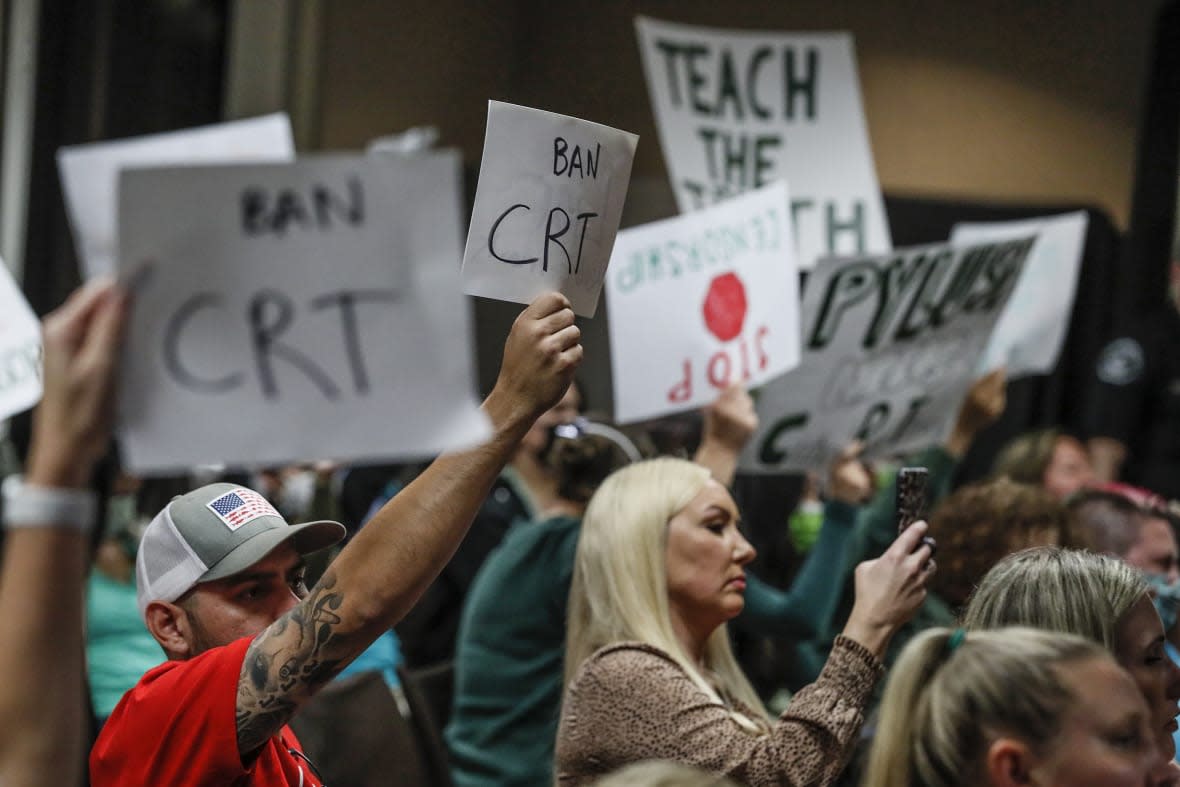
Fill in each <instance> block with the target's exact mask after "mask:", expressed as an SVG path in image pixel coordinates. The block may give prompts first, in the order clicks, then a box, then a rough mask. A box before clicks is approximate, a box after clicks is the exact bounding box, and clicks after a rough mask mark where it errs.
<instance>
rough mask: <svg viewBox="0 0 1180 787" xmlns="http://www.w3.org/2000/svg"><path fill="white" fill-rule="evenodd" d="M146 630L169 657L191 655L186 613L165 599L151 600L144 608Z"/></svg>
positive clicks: (185, 657) (179, 657)
mask: <svg viewBox="0 0 1180 787" xmlns="http://www.w3.org/2000/svg"><path fill="white" fill-rule="evenodd" d="M144 622H145V623H146V624H147V629H148V631H150V632H151V634H152V636H153V637H155V638H156V642H159V643H160V647H162V648H163V649H164V653H166V654H167V655H168V658H170V659H182V660H183V659H187V658H188V657H189V656H191V655H192V644H191V642H190V637H189V634H190V631H189V625H188V617H187V613H186V612H185V611H184V610H183V609H182V608H180V607H179V606H177V605H176V604H171V603H169V602H167V601H153V602H151V603H150V604H148V605H147V609H146V610H144Z"/></svg>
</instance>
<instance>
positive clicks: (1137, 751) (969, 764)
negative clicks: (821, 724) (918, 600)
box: [863, 628, 1166, 787]
mask: <svg viewBox="0 0 1180 787" xmlns="http://www.w3.org/2000/svg"><path fill="white" fill-rule="evenodd" d="M1165 766H1166V762H1165V760H1164V758H1163V757H1162V756H1161V755H1160V753H1159V751H1158V749H1157V748H1156V745H1155V740H1154V735H1153V734H1152V731H1151V729H1150V728H1149V713H1148V710H1147V706H1146V704H1145V703H1144V701H1143V697H1142V696H1141V695H1140V693H1139V692H1138V691H1137V690H1136V687H1135V684H1134V682H1133V681H1132V680H1131V678H1130V676H1129V675H1127V673H1126V671H1124V670H1123V669H1121V668H1120V667H1119V666H1118V665H1117V664H1116V663H1115V662H1114V660H1113V659H1111V657H1110V655H1109V654H1108V653H1107V652H1106V651H1105V650H1103V649H1102V648H1101V647H1100V646H1098V645H1097V644H1095V643H1094V642H1091V641H1089V640H1085V639H1082V638H1081V637H1076V636H1072V635H1069V634H1060V633H1056V632H1048V631H1038V630H1036V629H1028V628H1009V629H1000V630H997V631H976V632H972V633H970V634H968V633H967V632H965V631H964V630H963V629H955V630H953V631H952V630H950V629H929V630H927V631H924V632H922V633H921V634H919V635H918V636H917V637H915V638H914V639H913V640H912V641H911V642H910V643H909V645H907V646H906V648H905V650H903V651H902V654H901V657H900V658H899V659H898V661H897V663H896V664H895V665H894V667H893V671H892V673H891V674H890V676H889V684H888V685H887V686H886V688H885V697H884V699H883V700H882V702H881V717H880V726H879V731H878V733H877V736H876V738H875V740H874V741H873V749H872V752H871V754H870V757H869V770H868V776H867V778H866V779H865V781H864V783H863V787H961V786H962V787H984V786H986V787H1017V785H1019V786H1020V787H1050V786H1051V787H1082V785H1104V787H1146V786H1147V785H1155V784H1158V783H1159V780H1160V778H1161V776H1162V775H1163V772H1164V771H1163V769H1164V768H1165Z"/></svg>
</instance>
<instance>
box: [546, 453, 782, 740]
mask: <svg viewBox="0 0 1180 787" xmlns="http://www.w3.org/2000/svg"><path fill="white" fill-rule="evenodd" d="M708 481H709V472H708V471H707V470H705V469H704V468H703V467H701V466H699V465H696V464H693V463H692V462H687V461H685V460H683V459H670V458H661V459H650V460H647V461H645V462H638V463H636V464H633V465H629V466H628V467H625V468H623V469H621V470H618V471H616V472H614V473H612V474H611V475H610V476H609V477H608V478H607V479H606V481H604V482H603V483H602V485H601V486H600V487H599V488H598V491H597V492H595V493H594V496H593V497H592V498H591V499H590V504H589V505H588V506H587V507H586V515H585V517H584V518H583V519H582V532H581V535H580V537H579V539H578V550H577V555H576V557H575V560H574V576H573V582H572V584H571V586H570V599H569V622H568V630H567V634H566V652H565V682H566V685H567V686H568V685H569V683H570V681H571V680H573V677H574V675H575V674H577V671H578V669H579V668H580V667H581V666H582V663H583V662H585V661H586V659H588V658H590V656H591V655H592V654H593V653H594V652H595V651H596V650H598V649H599V648H602V647H605V646H606V645H611V644H614V643H617V642H628V641H631V642H643V643H646V644H648V645H651V646H653V647H656V648H659V649H660V650H662V651H664V652H665V653H667V654H668V655H670V656H671V657H672V658H673V659H674V660H675V661H676V662H677V663H678V664H679V665H680V666H681V668H682V669H683V670H684V671H685V672H686V673H687V674H688V676H689V677H690V678H691V679H692V681H693V682H694V683H695V684H696V685H697V686H698V687H699V688H700V689H701V691H703V692H704V693H705V694H706V695H708V696H709V697H710V698H711V699H712V700H713V701H715V702H717V703H718V704H721V705H726V704H727V703H726V702H725V701H723V700H722V697H721V694H724V695H725V696H726V697H728V698H730V699H734V700H738V701H740V702H741V703H743V704H745V705H747V706H748V707H749V708H751V709H752V710H754V711H755V712H756V713H757V714H758V718H757V719H756V720H755V722H756V723H755V722H751V721H750V720H749V719H746V718H745V717H744V716H742V715H741V714H736V713H735V714H734V717H735V720H737V721H738V722H739V723H740V724H742V726H743V727H746V728H747V729H756V730H758V731H761V730H762V729H763V727H764V723H765V722H767V721H768V717H767V715H766V711H765V709H764V708H763V706H762V703H761V701H760V700H759V699H758V695H757V693H755V691H754V689H753V687H752V686H751V685H750V682H749V680H747V679H746V676H745V675H744V674H743V673H742V670H741V668H740V667H739V666H738V664H737V660H736V659H735V658H734V656H733V651H732V650H731V649H730V647H729V635H728V633H727V631H726V627H725V626H719V627H718V628H717V630H716V631H714V632H713V633H712V635H710V637H709V639H708V642H707V643H706V646H705V665H704V666H705V668H706V669H707V670H709V672H710V675H711V677H712V678H713V679H714V681H713V682H710V680H709V679H708V678H706V676H705V675H704V674H702V671H701V668H700V667H699V666H698V665H697V664H695V663H694V661H693V659H692V658H691V657H690V656H689V654H688V653H687V652H686V651H685V649H684V646H683V645H681V643H680V640H679V639H678V638H677V637H676V633H675V631H674V630H673V628H672V617H671V614H670V612H669V607H668V579H667V571H666V565H665V562H666V560H665V554H666V544H667V529H668V520H670V519H671V518H672V517H673V516H674V515H675V514H676V513H677V512H679V511H680V510H681V509H683V508H684V507H685V506H687V505H688V504H689V502H691V501H692V499H693V498H694V497H696V496H697V494H699V493H700V492H701V490H703V489H704V488H705V485H706V483H708ZM718 690H720V693H719V691H718Z"/></svg>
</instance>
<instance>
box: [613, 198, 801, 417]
mask: <svg viewBox="0 0 1180 787" xmlns="http://www.w3.org/2000/svg"><path fill="white" fill-rule="evenodd" d="M789 213H790V198H789V197H788V195H787V187H786V185H785V184H783V183H782V182H779V183H775V184H772V185H770V186H764V187H762V188H761V189H757V190H755V191H751V192H749V193H747V194H744V195H742V196H740V197H735V198H734V199H731V200H728V201H726V202H721V203H718V204H717V205H714V206H712V207H709V208H706V209H704V210H701V211H697V212H694V213H690V214H686V215H684V216H680V217H677V218H674V219H666V220H664V221H657V222H653V223H651V224H645V225H644V226H642V227H636V228H634V229H629V230H624V231H622V232H620V233H619V237H618V239H617V240H616V241H615V250H614V254H613V255H612V256H611V264H610V268H609V271H608V274H607V282H606V289H607V299H608V302H609V303H610V315H609V319H608V321H607V323H608V327H609V330H610V343H611V366H612V369H613V378H614V389H615V390H614V404H615V407H614V415H615V420H616V421H618V422H619V423H630V422H632V421H638V420H643V419H646V418H653V417H656V416H660V415H665V414H667V413H673V412H678V411H680V410H686V409H690V408H697V407H703V406H704V405H707V404H709V403H710V402H712V401H713V400H715V399H716V398H717V394H718V392H719V391H720V390H721V389H723V388H725V387H726V386H727V385H729V384H730V383H731V382H738V381H741V382H744V383H745V384H746V385H747V386H748V387H750V388H753V387H756V386H758V385H759V384H761V383H763V382H765V381H766V380H769V379H771V378H772V377H776V376H778V375H780V374H782V373H783V372H786V371H787V370H788V369H790V368H792V367H793V366H795V364H797V363H798V362H799V293H798V280H799V274H798V267H797V266H796V264H795V254H794V241H793V239H792V237H791V222H790V218H789Z"/></svg>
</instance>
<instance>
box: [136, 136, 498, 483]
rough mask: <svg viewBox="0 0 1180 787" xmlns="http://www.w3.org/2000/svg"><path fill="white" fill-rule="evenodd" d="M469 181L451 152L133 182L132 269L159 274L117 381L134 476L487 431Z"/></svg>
mask: <svg viewBox="0 0 1180 787" xmlns="http://www.w3.org/2000/svg"><path fill="white" fill-rule="evenodd" d="M457 183H458V158H457V157H456V156H455V155H453V154H441V155H431V156H423V157H415V158H411V159H400V158H397V159H395V158H390V157H361V156H356V157H352V156H349V157H325V158H316V159H308V160H301V161H298V162H295V163H291V164H276V165H251V166H224V167H191V168H179V169H158V170H131V171H127V172H125V173H124V174H123V179H122V186H121V192H120V227H119V232H120V238H121V240H122V249H121V252H122V253H121V254H120V263H121V266H122V267H123V268H124V269H125V270H127V271H132V272H135V271H139V270H140V269H141V268H142V269H143V271H144V273H143V275H137V276H136V277H135V279H134V282H135V286H136V292H135V298H134V300H133V311H132V316H131V322H130V325H129V329H128V331H127V334H128V347H127V348H126V352H125V353H124V365H123V368H122V378H121V385H120V389H121V390H120V405H121V412H120V429H121V432H122V436H123V438H124V448H125V449H126V453H127V460H128V463H129V466H130V467H131V469H132V470H133V471H135V472H137V473H142V474H148V473H154V472H170V471H174V470H176V469H178V468H182V467H187V466H191V465H193V464H201V463H208V462H226V463H229V464H231V465H238V466H241V465H257V464H280V463H285V462H289V461H301V460H308V459H315V458H328V459H341V460H365V459H368V460H372V459H377V458H383V457H384V458H396V457H409V456H423V455H429V454H434V453H437V452H439V451H443V450H447V449H450V448H455V447H458V446H463V445H469V444H471V443H473V442H475V441H478V440H479V439H481V438H482V437H483V436H484V435H485V434H486V433H487V424H486V421H485V419H484V418H483V416H482V415H481V414H480V412H479V410H478V408H477V403H476V400H475V397H474V395H473V391H474V390H475V386H474V381H473V379H472V364H471V353H472V349H471V346H470V334H469V330H468V310H467V306H466V304H465V303H464V299H463V296H462V294H461V293H460V291H459V271H458V268H457V267H456V266H455V260H457V259H458V256H459V240H460V223H459V222H460V219H459V211H458V205H459V197H458V190H457Z"/></svg>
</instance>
